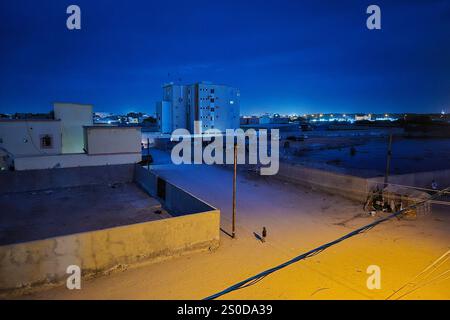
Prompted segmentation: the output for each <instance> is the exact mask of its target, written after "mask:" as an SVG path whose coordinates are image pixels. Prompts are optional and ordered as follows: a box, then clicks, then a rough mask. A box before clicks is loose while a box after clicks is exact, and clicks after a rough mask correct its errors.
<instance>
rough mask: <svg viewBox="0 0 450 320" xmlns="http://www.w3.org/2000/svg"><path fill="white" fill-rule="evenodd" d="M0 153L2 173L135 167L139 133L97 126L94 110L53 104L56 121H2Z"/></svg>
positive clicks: (137, 156) (78, 105) (81, 106)
mask: <svg viewBox="0 0 450 320" xmlns="http://www.w3.org/2000/svg"><path fill="white" fill-rule="evenodd" d="M0 153H1V154H0V160H1V161H0V167H1V168H2V169H3V170H5V169H15V170H33V169H49V168H66V167H79V166H98V165H106V164H127V163H137V162H139V161H140V160H141V129H140V127H118V126H101V125H99V126H94V125H93V114H92V105H81V104H74V103H55V104H54V118H53V119H26V118H25V119H0Z"/></svg>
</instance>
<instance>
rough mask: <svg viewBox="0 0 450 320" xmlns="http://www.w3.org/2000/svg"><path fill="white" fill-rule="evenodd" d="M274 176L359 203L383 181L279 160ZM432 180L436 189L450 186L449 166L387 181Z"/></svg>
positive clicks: (427, 183) (422, 184)
mask: <svg viewBox="0 0 450 320" xmlns="http://www.w3.org/2000/svg"><path fill="white" fill-rule="evenodd" d="M275 177H276V178H278V179H281V180H284V181H290V182H293V183H297V184H300V185H304V186H306V187H310V188H313V189H317V190H321V191H325V192H329V193H331V194H336V195H339V196H342V197H344V198H347V199H351V200H356V201H360V202H365V201H366V199H367V194H368V192H369V191H370V190H371V189H372V188H375V187H376V185H377V184H382V183H383V181H384V177H376V178H369V179H365V178H360V177H356V176H350V175H344V174H340V173H334V172H329V171H325V170H319V169H313V168H308V167H305V166H302V165H293V164H286V163H280V170H279V171H278V174H277V175H276V176H275ZM433 179H434V180H435V181H436V182H437V183H438V186H439V189H443V188H446V187H448V186H450V169H448V170H438V171H430V172H416V173H410V174H401V175H393V176H390V177H389V183H392V184H399V185H404V186H412V187H419V188H428V189H429V188H431V181H432V180H433Z"/></svg>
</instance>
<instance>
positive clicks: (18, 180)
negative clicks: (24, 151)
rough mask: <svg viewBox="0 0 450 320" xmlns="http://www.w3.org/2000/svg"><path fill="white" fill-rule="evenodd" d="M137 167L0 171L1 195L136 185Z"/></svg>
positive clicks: (129, 165) (126, 165) (125, 165)
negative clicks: (84, 187)
mask: <svg viewBox="0 0 450 320" xmlns="http://www.w3.org/2000/svg"><path fill="white" fill-rule="evenodd" d="M133 172H134V164H124V165H113V166H94V167H75V168H59V169H45V170H27V171H0V193H10V192H27V191H36V190H46V189H52V188H69V187H78V186H83V185H93V184H111V183H125V182H132V181H133Z"/></svg>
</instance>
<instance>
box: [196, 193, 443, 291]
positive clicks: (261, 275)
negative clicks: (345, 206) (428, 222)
mask: <svg viewBox="0 0 450 320" xmlns="http://www.w3.org/2000/svg"><path fill="white" fill-rule="evenodd" d="M449 190H450V187H447V188H445V189H443V190H441V191H438V192H436V193H435V194H434V195H432V196H431V197H430V198H428V199H425V200H423V201H420V202H417V203H415V204H413V205H410V206H408V207H405V208H403V209H401V210H399V211H397V212H394V213H392V214H391V215H389V216H387V217H385V218H381V219H379V220H377V221H374V222H372V223H369V224H367V225H365V226H363V227H361V228H358V229H356V230H353V231H351V232H349V233H347V234H346V235H344V236H342V237H340V238H338V239H336V240H333V241H331V242H328V243H326V244H323V245H321V246H319V247H317V248H315V249H312V250H310V251H308V252H306V253H303V254H301V255H299V256H297V257H295V258H292V259H291V260H288V261H286V262H284V263H282V264H280V265H278V266H276V267H273V268H271V269H268V270H265V271H263V272H260V273H258V274H257V275H254V276H252V277H250V278H247V279H245V280H243V281H241V282H238V283H236V284H234V285H232V286H230V287H228V288H226V289H225V290H222V291H220V292H218V293H215V294H213V295H210V296H208V297H206V298H204V300H212V299H216V298H219V297H221V296H223V295H225V294H227V293H230V292H232V291H236V290H239V289H242V288H245V287H248V286H251V285H253V284H255V283H257V282H259V281H260V280H262V279H263V278H265V277H266V276H268V275H269V274H271V273H273V272H275V271H278V270H281V269H283V268H285V267H287V266H289V265H291V264H293V263H295V262H298V261H300V260H304V259H306V258H310V257H312V256H315V255H317V254H319V253H321V252H322V251H324V250H326V249H327V248H329V247H331V246H333V245H335V244H338V243H339V242H342V241H344V240H346V239H349V238H351V237H353V236H356V235H358V234H361V233H364V232H366V231H369V230H370V229H372V228H373V227H375V226H376V225H378V224H380V223H382V222H385V221H387V220H390V219H392V218H395V217H398V216H399V215H401V214H402V213H403V212H405V211H407V210H410V209H414V208H416V207H418V206H420V205H422V204H424V203H426V202H427V201H430V200H433V199H435V198H437V197H439V196H440V195H441V194H443V193H445V192H447V191H449Z"/></svg>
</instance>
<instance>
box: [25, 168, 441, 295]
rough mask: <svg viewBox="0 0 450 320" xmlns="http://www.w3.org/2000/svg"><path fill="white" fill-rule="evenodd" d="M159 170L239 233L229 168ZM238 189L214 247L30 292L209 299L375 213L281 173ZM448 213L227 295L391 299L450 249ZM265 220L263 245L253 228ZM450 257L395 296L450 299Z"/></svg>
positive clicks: (378, 230) (394, 224)
mask: <svg viewBox="0 0 450 320" xmlns="http://www.w3.org/2000/svg"><path fill="white" fill-rule="evenodd" d="M156 171H157V172H158V174H160V175H162V176H164V177H166V178H167V179H168V180H169V181H171V182H173V183H175V184H177V185H179V186H181V187H184V188H186V189H187V190H189V191H190V192H191V193H193V194H194V195H197V196H199V197H200V198H202V199H203V200H205V201H207V202H209V203H210V204H212V205H214V206H216V207H218V208H220V209H221V220H222V221H221V223H222V228H224V229H225V230H228V231H230V230H231V226H230V222H231V183H232V172H231V171H229V170H226V169H224V168H221V167H214V166H206V165H198V166H174V165H165V166H161V167H160V168H159V169H156ZM237 190H238V195H237V204H238V205H237V239H234V240H233V239H230V238H229V237H228V236H227V235H225V234H224V233H221V245H220V248H219V249H217V250H216V251H214V252H200V253H194V254H191V255H186V256H181V257H176V258H173V259H171V260H166V261H161V262H158V263H153V264H143V265H140V266H134V267H132V268H131V267H130V268H128V269H126V270H124V271H120V272H115V273H112V274H110V275H107V276H102V277H98V278H95V279H91V280H84V281H83V282H82V289H81V290H73V291H70V290H68V289H66V288H65V286H60V287H54V288H51V289H47V290H43V291H39V292H36V293H33V294H29V295H26V296H23V297H22V298H26V299H202V298H204V297H206V296H209V295H211V294H213V293H216V292H218V291H221V290H223V289H225V288H226V287H228V286H230V285H232V284H234V283H236V282H238V281H241V280H243V279H245V278H247V277H249V276H252V275H254V274H256V273H259V272H261V271H263V270H265V269H267V268H271V267H273V266H275V265H278V264H280V263H282V262H285V261H286V260H289V259H291V258H292V257H294V256H297V255H299V254H301V253H303V252H306V251H308V250H310V249H312V248H314V247H316V246H319V245H321V244H324V243H326V242H329V241H331V240H334V239H336V238H338V237H340V236H342V235H344V234H346V233H348V232H350V231H351V230H353V229H355V228H357V227H360V226H362V225H365V224H368V223H370V222H372V221H374V219H375V218H373V217H370V216H368V215H366V214H364V213H363V211H362V206H361V205H360V204H358V203H355V202H351V201H348V200H344V199H342V198H339V197H337V196H331V195H328V194H325V193H319V192H315V191H312V190H308V189H306V188H303V187H299V186H296V185H293V184H290V183H283V182H281V181H277V180H275V179H273V178H268V177H259V176H255V175H247V174H245V173H241V174H240V175H239V176H238V186H237ZM449 215H450V206H440V207H437V206H433V213H432V214H430V215H428V216H424V217H420V218H419V219H417V220H414V221H407V220H392V221H389V222H386V223H383V224H381V225H379V226H377V227H375V228H374V229H372V230H370V231H368V232H367V233H365V234H362V235H358V236H355V237H353V238H351V239H348V240H346V241H344V242H342V243H340V244H337V245H336V246H333V247H332V248H329V249H327V250H325V251H324V252H322V253H320V254H319V255H316V256H314V257H312V258H309V259H307V260H304V261H300V262H298V263H295V264H293V265H290V266H289V267H287V268H284V269H282V270H280V271H277V272H276V273H274V274H271V275H269V276H267V277H266V278H264V279H263V280H261V281H259V282H258V283H256V284H255V285H253V286H250V287H247V288H244V289H241V290H238V291H235V292H233V293H230V294H227V295H225V296H223V298H224V299H386V298H388V297H389V296H390V295H391V294H392V293H394V292H395V291H396V290H398V289H399V288H401V287H402V286H404V285H405V284H407V283H408V282H409V281H410V280H411V279H413V278H414V277H415V276H416V275H417V274H419V273H420V272H421V271H422V270H423V269H425V268H426V267H427V266H429V265H430V264H431V263H433V261H435V260H436V259H437V258H439V257H440V256H442V255H443V254H444V253H445V252H447V251H448V250H449V249H450V216H449ZM263 226H265V227H266V228H267V230H268V237H267V241H266V242H265V243H262V242H260V241H259V240H257V239H256V238H255V236H254V235H253V232H257V233H261V229H262V227H263ZM449 260H450V259H449ZM449 260H445V261H444V263H443V264H441V265H440V266H439V267H438V268H436V269H433V270H432V273H428V272H427V273H426V274H425V275H424V276H421V277H420V278H419V279H418V280H416V281H415V285H408V286H406V287H405V288H404V289H402V290H401V291H400V292H398V293H397V294H395V295H394V296H393V297H392V298H401V299H450V279H448V278H447V277H448V276H449V271H448V270H449V269H450V261H449ZM370 265H377V266H379V267H380V269H381V289H375V290H369V289H368V288H367V285H366V281H367V278H368V277H369V275H368V274H367V273H366V270H367V268H368V266H370ZM446 272H447V273H446ZM422 278H423V279H422ZM411 290H413V291H411ZM410 291H411V292H410ZM405 294H406V295H405Z"/></svg>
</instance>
